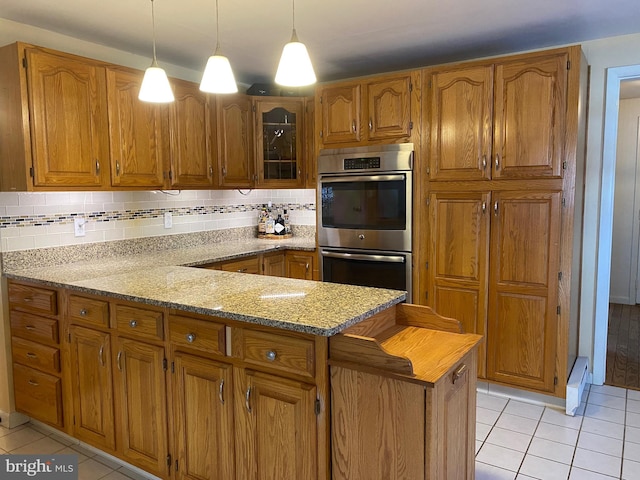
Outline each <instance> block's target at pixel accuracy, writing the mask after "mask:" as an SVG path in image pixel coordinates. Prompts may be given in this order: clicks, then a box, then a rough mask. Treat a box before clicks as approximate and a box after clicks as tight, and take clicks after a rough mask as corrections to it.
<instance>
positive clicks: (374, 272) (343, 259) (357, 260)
mask: <svg viewBox="0 0 640 480" xmlns="http://www.w3.org/2000/svg"><path fill="white" fill-rule="evenodd" d="M320 272H321V275H322V281H324V282H333V283H347V284H350V285H362V286H365V287H379V288H390V289H393V290H405V291H406V292H407V302H408V303H410V302H411V254H410V253H407V252H387V251H379V250H351V249H343V248H326V247H321V248H320Z"/></svg>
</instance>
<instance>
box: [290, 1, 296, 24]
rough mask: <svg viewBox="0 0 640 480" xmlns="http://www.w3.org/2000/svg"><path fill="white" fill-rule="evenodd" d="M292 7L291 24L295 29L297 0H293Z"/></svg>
mask: <svg viewBox="0 0 640 480" xmlns="http://www.w3.org/2000/svg"><path fill="white" fill-rule="evenodd" d="M291 3H292V5H293V6H292V8H291V26H292V27H293V29H294V30H295V29H296V0H291Z"/></svg>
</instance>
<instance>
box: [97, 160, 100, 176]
mask: <svg viewBox="0 0 640 480" xmlns="http://www.w3.org/2000/svg"><path fill="white" fill-rule="evenodd" d="M96 175H100V162H99V161H98V160H96Z"/></svg>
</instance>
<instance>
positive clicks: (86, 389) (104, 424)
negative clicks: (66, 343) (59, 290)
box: [70, 326, 116, 451]
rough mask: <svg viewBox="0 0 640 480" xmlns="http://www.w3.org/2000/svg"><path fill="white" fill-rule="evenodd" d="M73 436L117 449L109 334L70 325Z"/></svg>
mask: <svg viewBox="0 0 640 480" xmlns="http://www.w3.org/2000/svg"><path fill="white" fill-rule="evenodd" d="M70 333H71V369H72V371H71V377H72V378H71V388H72V390H73V400H72V401H73V414H74V422H73V423H74V426H73V432H74V436H75V437H76V438H78V439H79V440H82V441H84V442H87V443H89V444H91V445H93V446H95V447H98V448H102V449H105V450H111V451H113V450H114V449H115V448H116V441H115V428H114V413H113V383H112V381H113V377H112V370H111V340H110V335H109V333H104V332H99V331H96V330H91V329H88V328H83V327H77V326H71V327H70Z"/></svg>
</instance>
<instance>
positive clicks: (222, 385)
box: [218, 378, 224, 405]
mask: <svg viewBox="0 0 640 480" xmlns="http://www.w3.org/2000/svg"><path fill="white" fill-rule="evenodd" d="M223 392H224V378H221V379H220V388H219V389H218V398H219V399H220V403H222V404H223V405H224V393H223Z"/></svg>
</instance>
